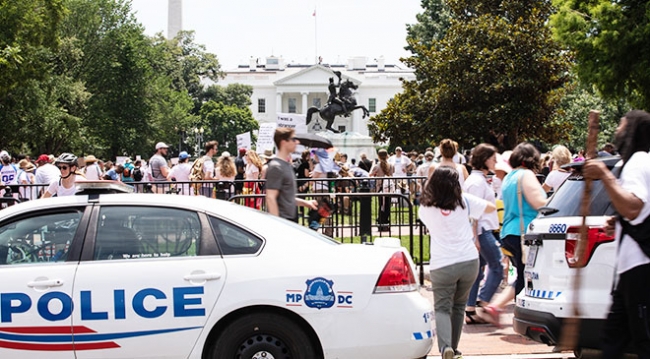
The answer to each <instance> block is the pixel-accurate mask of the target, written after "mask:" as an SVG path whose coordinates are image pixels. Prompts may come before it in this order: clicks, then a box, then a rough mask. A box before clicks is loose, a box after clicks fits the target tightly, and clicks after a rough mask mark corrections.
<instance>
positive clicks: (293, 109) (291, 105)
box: [289, 98, 296, 113]
mask: <svg viewBox="0 0 650 359" xmlns="http://www.w3.org/2000/svg"><path fill="white" fill-rule="evenodd" d="M289 113H296V99H295V98H289Z"/></svg>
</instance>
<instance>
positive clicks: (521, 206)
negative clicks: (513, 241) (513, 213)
mask: <svg viewBox="0 0 650 359" xmlns="http://www.w3.org/2000/svg"><path fill="white" fill-rule="evenodd" d="M522 171H524V170H522ZM523 176H524V173H522V174H521V175H519V177H518V178H517V202H518V203H519V229H520V231H521V235H522V236H523V235H524V199H523V191H522V184H521V181H522V177H523Z"/></svg>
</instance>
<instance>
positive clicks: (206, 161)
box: [193, 141, 219, 197]
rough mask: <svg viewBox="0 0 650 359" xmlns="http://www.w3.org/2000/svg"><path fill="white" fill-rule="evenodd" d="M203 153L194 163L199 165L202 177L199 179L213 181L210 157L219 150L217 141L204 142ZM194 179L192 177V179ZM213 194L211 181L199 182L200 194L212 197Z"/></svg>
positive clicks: (212, 166)
mask: <svg viewBox="0 0 650 359" xmlns="http://www.w3.org/2000/svg"><path fill="white" fill-rule="evenodd" d="M204 150H205V155H204V156H203V157H201V159H200V160H199V163H197V164H196V165H197V166H198V165H201V166H202V167H201V172H202V174H203V175H202V178H200V180H201V181H213V180H214V179H215V177H214V161H213V160H212V158H213V157H214V156H216V155H217V152H218V151H219V143H218V142H217V141H209V142H206V144H205V146H204ZM193 180H194V179H193ZM213 194H214V186H213V185H212V183H203V184H201V195H202V196H206V197H212V195H213Z"/></svg>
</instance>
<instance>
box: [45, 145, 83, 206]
mask: <svg viewBox="0 0 650 359" xmlns="http://www.w3.org/2000/svg"><path fill="white" fill-rule="evenodd" d="M54 164H55V165H56V167H57V168H58V169H59V171H60V172H61V175H60V177H59V178H56V179H54V180H52V182H50V185H49V186H48V187H47V190H45V193H43V198H48V197H52V196H57V197H64V196H74V195H75V194H76V193H77V186H76V184H75V183H76V175H75V174H74V173H75V172H76V171H77V156H75V155H73V154H72V153H63V154H61V156H59V157H58V158H57V159H56V161H55V162H54Z"/></svg>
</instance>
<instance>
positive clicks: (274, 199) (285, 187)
mask: <svg viewBox="0 0 650 359" xmlns="http://www.w3.org/2000/svg"><path fill="white" fill-rule="evenodd" d="M293 136H294V130H293V129H290V128H286V127H281V128H278V129H277V130H275V135H274V136H273V141H274V142H275V146H276V147H277V149H278V153H277V157H276V158H274V159H273V160H271V162H270V163H269V168H268V171H267V173H268V179H267V180H266V206H267V210H268V212H269V213H271V214H272V215H275V216H279V217H281V218H284V219H287V220H290V221H294V222H298V210H297V208H298V206H302V207H308V208H311V209H313V210H316V209H318V207H317V202H316V201H305V200H304V199H301V198H296V190H297V186H296V176H295V174H294V171H293V167H292V166H291V164H290V163H289V162H288V161H287V159H288V158H291V153H293V152H294V151H295V150H296V145H297V142H298V141H297V140H296V139H295V138H294V137H293Z"/></svg>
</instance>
